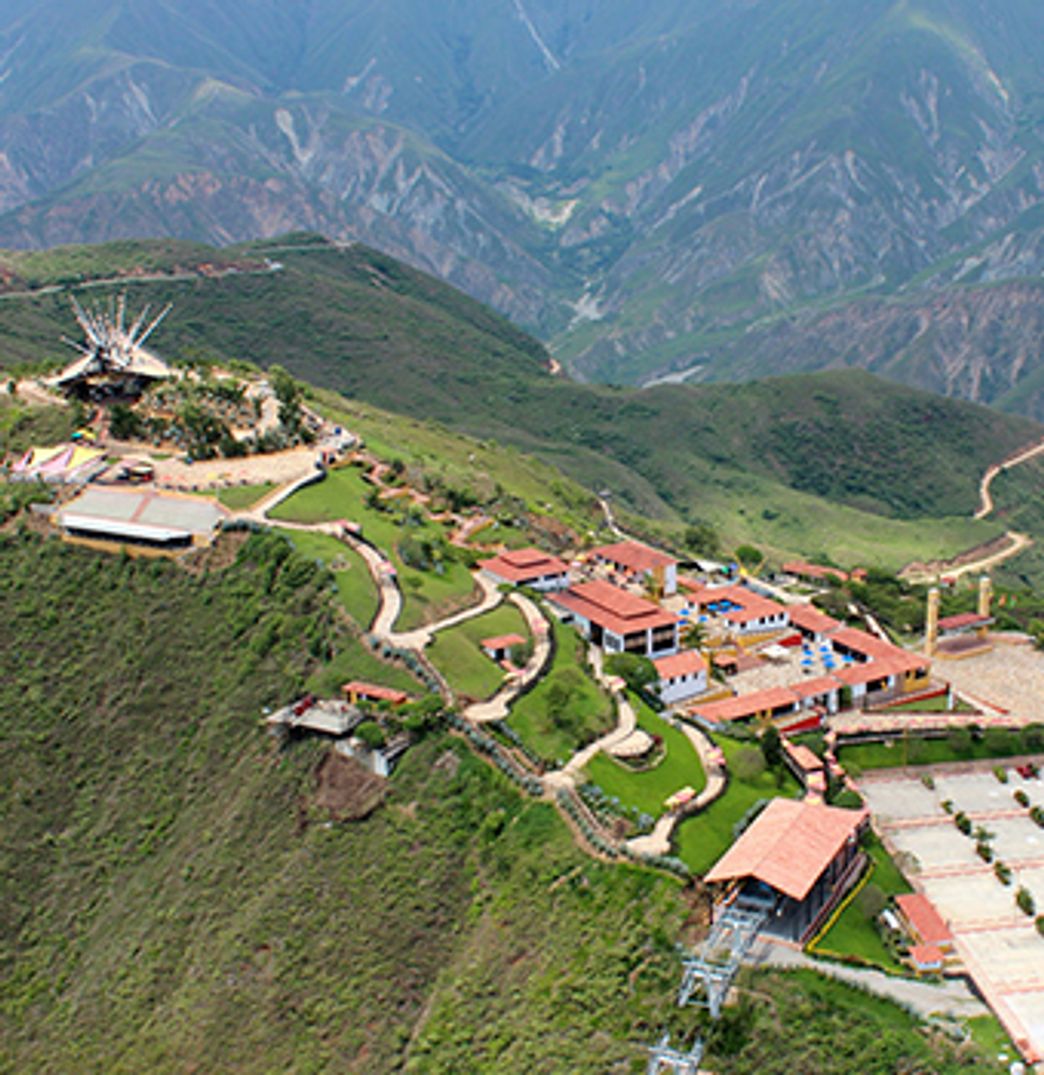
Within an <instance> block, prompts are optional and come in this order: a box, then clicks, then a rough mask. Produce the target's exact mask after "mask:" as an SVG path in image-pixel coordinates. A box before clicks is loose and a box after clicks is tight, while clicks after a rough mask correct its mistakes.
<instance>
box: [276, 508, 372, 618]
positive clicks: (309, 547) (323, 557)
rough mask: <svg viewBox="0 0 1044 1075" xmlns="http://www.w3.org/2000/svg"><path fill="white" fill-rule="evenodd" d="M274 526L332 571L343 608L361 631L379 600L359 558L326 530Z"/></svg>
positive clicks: (370, 578) (295, 545)
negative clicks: (322, 531) (317, 531)
mask: <svg viewBox="0 0 1044 1075" xmlns="http://www.w3.org/2000/svg"><path fill="white" fill-rule="evenodd" d="M276 529H277V530H278V531H279V533H281V534H282V535H283V536H284V537H285V538H286V539H287V541H289V542H290V544H291V545H293V547H294V548H295V549H297V551H298V552H300V553H301V555H302V556H309V557H311V558H312V559H313V560H318V561H319V562H320V563H321V564H323V565H324V566H325V567H327V568H329V569H330V570H331V571H332V573H333V577H334V578H335V579H336V581H337V593H338V594H339V596H340V598H341V604H342V605H343V606H344V610H345V611H346V612H347V613H348V615H349V616H351V617H352V619H353V620H355V622H356V623H357V624H358V625H359V626H360V627H361V628H362V629H363V630H364V631H365V630H366V629H367V628H368V627H369V626H370V622H371V621H372V620H373V617H374V616H375V615H376V613H377V606H378V604H379V601H378V598H377V587H376V585H375V584H374V581H373V576H372V575H371V574H370V571H369V569H368V568H367V566H366V563H365V561H364V560H363V558H362V557H361V556H360V555H359V554H358V553H357V552H356V551H355V550H354V549H353V548H351V547H349V546H348V545H346V544H345V543H344V542H343V541H338V540H337V538H335V537H331V536H330V535H329V534H313V533H309V532H307V531H302V530H283V529H280V528H278V527H277V528H276ZM334 565H336V566H334Z"/></svg>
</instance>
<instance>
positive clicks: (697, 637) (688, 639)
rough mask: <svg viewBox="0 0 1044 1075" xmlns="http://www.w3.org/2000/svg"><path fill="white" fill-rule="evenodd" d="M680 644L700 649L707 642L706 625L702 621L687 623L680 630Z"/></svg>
mask: <svg viewBox="0 0 1044 1075" xmlns="http://www.w3.org/2000/svg"><path fill="white" fill-rule="evenodd" d="M681 637H682V645H684V646H686V647H688V648H689V649H699V650H702V649H703V647H704V645H705V644H706V642H707V627H706V625H705V624H702V623H689V624H687V625H686V627H685V629H684V630H683V631H682V636H681Z"/></svg>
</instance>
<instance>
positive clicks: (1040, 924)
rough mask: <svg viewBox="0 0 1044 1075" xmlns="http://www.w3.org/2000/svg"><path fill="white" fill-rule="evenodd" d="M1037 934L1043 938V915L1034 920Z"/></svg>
mask: <svg viewBox="0 0 1044 1075" xmlns="http://www.w3.org/2000/svg"><path fill="white" fill-rule="evenodd" d="M1036 925H1037V932H1038V933H1039V934H1040V935H1041V936H1042V937H1044V914H1039V915H1037V918H1036Z"/></svg>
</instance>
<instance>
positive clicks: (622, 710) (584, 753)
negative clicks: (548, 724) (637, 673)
mask: <svg viewBox="0 0 1044 1075" xmlns="http://www.w3.org/2000/svg"><path fill="white" fill-rule="evenodd" d="M590 653H591V665H592V667H593V669H594V675H595V679H597V680H598V682H599V683H601V684H602V686H603V687H605V688H606V690H608V691H609V692H610V693H611V694H612V696H613V698H615V699H616V712H617V723H616V727H615V728H613V730H612V731H611V732H606V734H605V735H603V736H602V737H601V739H596V740H595V741H594V742H593V743H590V744H589V745H588V746H586V747H584V749H583V750H578V751H577V752H576V753H575V754H574V755H573V756H572V757H571V758H570V759H569V761H568V762H567V763H566V764H565V765H564V766H563V767H562V768H561V769H554V770H553V771H552V772H550V773H547V774H545V776H544V786H545V787H546V788H548V789H550V790H554V789H556V788H562V787H566V788H573V787H576V783H577V779H578V778H579V776H580V774H581V773H582V772H583V771H584V768H585V766H586V765H587V763H588V762H589V761H590V760H591V759H592V758H593V757H594V756H595V755H596V754H597V753H598V752H599V751H600V750H606V751H608V750H610V749H612V747H614V746H616V745H617V744H619V743H622V742H623V741H624V740H625V739H626V738H627V737H628V736H629V735H630V734H631V733H632V732H633V731H634V730H635V728H637V727H638V717H637V716H636V714H635V712H634V707H633V706H632V705H631V703H630V702H629V701H628V700H627V692H626V691H625V690H622V689H621V688H620V687H619V685H618V684H617V682H616V680H615V679H614V677H612V676H607V675H606V674H605V669H604V668H603V666H602V653H601V651H600V650H597V649H595V648H594V647H592V648H591V650H590Z"/></svg>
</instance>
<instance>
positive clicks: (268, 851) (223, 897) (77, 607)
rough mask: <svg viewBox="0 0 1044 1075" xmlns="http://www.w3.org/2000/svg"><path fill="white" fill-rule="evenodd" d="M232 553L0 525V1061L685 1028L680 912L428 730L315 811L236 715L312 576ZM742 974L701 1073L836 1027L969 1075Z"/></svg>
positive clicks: (253, 724)
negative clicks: (384, 791)
mask: <svg viewBox="0 0 1044 1075" xmlns="http://www.w3.org/2000/svg"><path fill="white" fill-rule="evenodd" d="M223 540H225V541H227V540H232V539H223ZM234 540H235V541H236V542H237V543H238V552H236V554H235V555H234V557H232V559H231V562H230V564H229V566H227V567H226V568H224V569H218V567H217V561H215V560H211V561H210V563H211V569H210V570H205V569H204V570H200V569H201V568H203V567H204V564H197V569H196V570H195V571H194V572H189V571H187V570H185V569H184V568H183V567H182V566H179V565H176V564H172V563H169V562H166V561H160V562H152V561H147V560H133V559H128V558H125V557H113V556H106V555H103V554H99V553H94V552H90V551H85V550H78V549H74V548H71V547H68V546H66V545H62V544H60V543H58V542H57V541H54V540H46V541H44V540H41V539H39V538H37V537H35V536H33V535H31V534H27V533H22V532H20V531H18V530H15V531H8V532H6V533H4V534H3V535H0V646H2V647H3V652H4V654H5V657H6V663H5V675H4V677H3V681H2V683H0V701H2V703H3V710H4V713H5V714H6V718H5V719H6V721H7V725H6V734H5V736H4V739H3V746H2V749H0V789H2V792H0V823H2V825H3V830H4V833H5V839H4V844H3V848H2V853H0V854H2V866H3V869H2V871H0V908H2V909H0V943H2V951H3V959H2V961H0V1068H2V1069H3V1070H5V1071H11V1072H14V1071H19V1072H22V1071H77V1072H103V1071H104V1072H106V1073H120V1072H125V1073H128V1075H129V1073H137V1072H140V1071H145V1070H147V1071H156V1072H166V1071H182V1070H185V1069H186V1068H189V1067H195V1066H198V1065H200V1064H202V1065H203V1067H204V1068H205V1069H206V1070H222V1071H226V1070H235V1071H240V1072H254V1071H256V1072H263V1071H272V1070H275V1069H278V1070H294V1071H315V1072H319V1071H338V1072H359V1073H369V1072H374V1071H407V1072H417V1073H420V1072H424V1073H426V1075H428V1073H442V1072H444V1073H446V1075H449V1073H454V1075H458V1073H462V1072H490V1073H492V1072H501V1071H519V1070H533V1071H540V1072H548V1073H550V1072H555V1071H559V1070H561V1067H562V1063H563V1061H564V1060H565V1061H567V1062H568V1065H569V1069H570V1070H571V1071H577V1072H590V1073H592V1075H595V1073H597V1075H605V1073H606V1072H620V1073H624V1072H632V1071H636V1070H638V1069H640V1067H641V1066H642V1065H643V1064H644V1054H643V1051H642V1049H641V1046H642V1044H643V1043H644V1042H646V1041H649V1040H652V1038H653V1037H654V1036H655V1035H656V1034H657V1033H658V1032H659V1028H660V1027H661V1026H662V1025H663V1023H664V1021H665V1020H667V1021H669V1022H670V1024H671V1026H672V1029H674V1030H675V1032H676V1033H678V1034H681V1035H682V1036H686V1037H688V1036H690V1035H691V1034H692V1033H693V1031H694V1030H695V1027H696V1023H697V1021H698V1015H697V1014H696V1013H694V1012H692V1011H691V1010H690V1011H688V1012H678V1011H677V1009H675V1008H674V1007H673V1003H672V1001H673V995H674V989H675V988H676V985H677V975H678V962H677V955H676V951H675V948H674V942H675V940H676V939H677V938H678V937H679V936H680V935H681V929H682V926H683V923H684V921H685V919H686V917H687V916H688V914H689V913H690V899H689V894H688V893H684V892H683V891H682V890H681V888H680V886H679V884H678V882H677V881H675V880H672V879H669V878H666V877H663V876H660V875H656V874H653V873H650V872H645V871H640V870H637V869H635V868H630V867H621V866H608V865H604V864H602V863H599V862H595V861H592V860H590V859H588V858H587V857H585V856H584V855H583V854H582V853H581V852H580V851H578V850H577V848H576V847H575V846H574V844H573V842H572V838H571V836H570V834H569V832H568V830H567V829H566V828H565V827H564V825H563V824H562V823H561V821H560V820H559V818H558V816H557V814H556V813H555V812H554V810H553V808H552V807H551V806H550V805H547V804H544V803H534V802H532V801H529V800H525V799H523V798H522V797H521V796H520V795H519V794H518V792H517V790H516V789H515V788H514V787H513V786H511V785H509V784H508V783H507V782H506V781H504V780H503V779H502V778H501V777H500V776H499V775H497V774H496V773H495V772H494V770H493V769H492V768H490V767H489V766H488V765H487V764H486V763H485V762H483V761H480V760H479V759H478V758H477V757H475V756H474V755H472V754H471V753H470V752H469V751H468V749H467V748H466V747H465V746H464V744H463V743H462V742H461V741H460V740H457V739H453V738H451V737H448V736H446V735H445V734H444V733H441V732H437V731H436V732H433V733H431V734H430V736H429V738H428V739H427V740H425V741H422V742H421V743H420V744H419V745H418V746H416V747H415V748H414V749H413V750H412V751H411V752H410V753H409V754H408V755H407V756H406V758H405V760H404V762H403V764H402V765H401V767H400V768H399V770H398V771H397V773H396V776H395V778H394V780H393V781H392V786H391V796H390V799H389V800H388V802H387V803H386V804H385V805H384V806H383V807H382V808H380V809H379V810H378V811H377V812H376V813H374V814H372V815H371V816H370V817H368V818H367V819H366V820H364V821H360V822H356V823H352V824H331V823H330V822H329V821H328V817H327V814H326V813H325V811H324V810H322V809H320V808H319V807H318V806H317V805H316V800H315V791H316V779H317V767H318V765H319V763H320V761H321V759H322V757H323V755H324V754H325V752H326V749H325V747H324V746H323V745H322V744H321V743H320V742H318V741H307V740H304V741H291V742H290V743H289V744H288V745H287V746H285V747H284V748H283V749H282V750H280V748H279V747H278V746H277V745H276V744H275V742H273V741H272V740H270V739H269V738H268V737H267V736H266V735H265V734H264V733H263V731H262V729H261V727H260V722H259V717H260V714H261V707H262V706H263V705H272V704H276V703H279V702H282V701H285V700H286V699H287V698H289V697H291V696H292V695H293V694H294V693H295V692H296V691H297V690H299V689H300V684H301V682H302V680H303V678H304V677H305V675H306V674H308V673H309V672H310V671H311V670H313V669H314V668H315V666H316V663H317V660H318V658H317V656H316V655H317V654H319V655H322V654H323V653H324V651H325V650H327V649H328V648H329V647H330V646H331V645H332V644H333V642H334V637H333V635H334V632H335V626H336V616H335V614H334V604H333V603H334V602H335V600H336V596H335V593H334V591H333V590H332V589H331V585H330V578H329V576H328V575H327V574H326V573H325V571H324V570H323V569H322V568H320V567H318V566H316V565H315V564H314V563H312V562H311V561H310V560H308V559H305V558H302V557H300V556H298V555H297V554H294V553H292V552H291V551H290V550H289V546H288V545H287V544H286V543H285V542H284V541H283V540H282V539H281V538H280V537H279V536H277V535H256V536H252V537H249V538H246V537H244V536H242V535H241V536H240V537H238V538H236V539H234ZM226 558H227V557H226ZM747 986H748V987H749V988H750V989H751V993H750V995H749V996H750V999H749V1000H744V1001H743V1002H742V1004H741V1007H740V1009H738V1011H737V1013H736V1014H735V1015H734V1016H730V1018H729V1019H728V1020H727V1022H728V1024H729V1027H731V1028H732V1029H731V1030H730V1029H728V1027H723V1028H722V1030H721V1032H720V1033H718V1034H717V1035H716V1036H715V1037H714V1038H713V1039H712V1049H711V1053H710V1054H709V1055H710V1056H711V1057H712V1058H713V1059H715V1060H716V1061H717V1062H718V1063H729V1064H731V1070H735V1071H744V1072H746V1071H751V1072H753V1071H759V1072H760V1071H765V1070H773V1071H774V1070H780V1071H782V1070H792V1067H791V1068H789V1069H787V1068H784V1067H782V1066H775V1067H773V1066H769V1067H766V1066H765V1065H766V1064H769V1065H771V1064H777V1065H781V1064H783V1063H784V1062H786V1063H789V1064H791V1065H795V1064H796V1065H799V1066H802V1067H803V1070H816V1071H824V1072H827V1071H834V1070H837V1071H841V1070H845V1069H842V1068H840V1067H837V1065H836V1062H835V1060H834V1059H832V1058H836V1056H837V1027H838V1026H839V1025H840V1023H841V1022H844V1021H845V1020H846V1019H847V1020H848V1022H849V1023H850V1022H851V1017H852V1015H853V1013H854V1012H855V1011H856V1010H857V1008H858V1010H859V1011H860V1012H861V1013H862V1014H861V1019H860V1026H861V1027H862V1030H859V1031H854V1030H852V1028H851V1027H849V1030H847V1031H845V1033H846V1035H847V1038H846V1040H849V1041H850V1042H852V1043H853V1047H854V1046H855V1043H856V1042H857V1041H858V1042H860V1043H862V1044H860V1045H859V1048H860V1052H861V1053H863V1051H864V1049H865V1044H866V1042H867V1041H868V1040H869V1037H867V1035H869V1036H873V1038H874V1039H875V1042H876V1047H875V1049H874V1051H873V1055H870V1054H869V1053H867V1054H866V1059H865V1063H864V1066H863V1070H865V1071H867V1072H870V1073H880V1075H885V1073H886V1072H891V1071H894V1070H896V1069H897V1067H908V1068H910V1069H911V1070H914V1069H920V1070H932V1071H938V1072H941V1073H942V1072H945V1073H949V1072H956V1071H959V1070H981V1067H980V1068H978V1069H976V1066H975V1065H976V1064H978V1063H979V1062H980V1061H981V1057H979V1056H978V1055H977V1054H976V1053H974V1052H967V1051H965V1052H964V1054H963V1058H962V1059H958V1057H957V1055H956V1053H955V1050H954V1049H953V1048H952V1047H951V1046H949V1045H947V1044H945V1043H942V1042H941V1041H935V1040H926V1039H925V1038H924V1037H922V1035H921V1034H920V1032H919V1031H918V1029H917V1026H916V1024H915V1021H914V1020H912V1019H911V1018H910V1017H908V1016H906V1015H905V1014H904V1013H903V1012H902V1011H900V1010H899V1009H898V1008H895V1007H894V1006H892V1005H890V1004H887V1003H885V1002H876V1003H874V1004H873V1005H872V1006H871V1007H870V1008H868V1007H867V1000H866V998H865V997H864V996H862V995H860V994H857V993H854V992H852V991H851V990H848V989H846V988H845V987H841V986H831V985H824V984H817V983H816V982H815V980H813V979H809V980H802V979H786V978H780V977H779V976H778V975H773V974H767V975H766V974H762V975H759V976H758V977H756V978H754V979H751V980H750V981H749V983H747ZM795 986H797V988H795ZM779 1005H785V1006H786V1010H787V1011H788V1012H789V1011H791V1010H793V1011H794V1012H795V1013H796V1012H798V1011H800V1012H801V1018H800V1019H798V1020H797V1024H800V1027H801V1029H800V1031H795V1033H794V1034H791V1035H788V1038H787V1041H786V1042H785V1043H781V1042H779V1041H778V1039H777V1034H776V1031H775V1026H776V1020H777V1019H778V1018H779ZM797 1024H796V1025H797ZM853 1035H857V1036H853ZM858 1035H864V1037H858ZM769 1057H771V1058H772V1059H771V1060H769V1059H768V1058H769ZM729 1058H732V1059H731V1060H730V1059H729Z"/></svg>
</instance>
